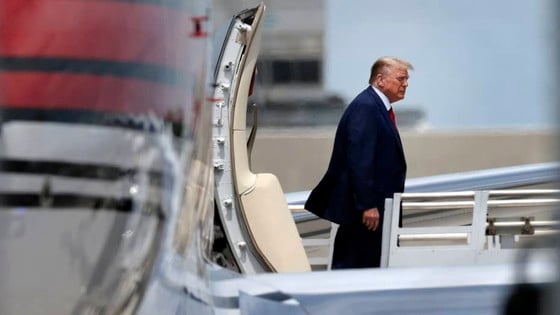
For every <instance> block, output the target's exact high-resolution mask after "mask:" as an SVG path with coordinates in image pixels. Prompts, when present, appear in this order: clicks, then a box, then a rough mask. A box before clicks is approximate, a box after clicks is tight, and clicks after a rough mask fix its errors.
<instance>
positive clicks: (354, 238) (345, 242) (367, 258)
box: [331, 222, 383, 269]
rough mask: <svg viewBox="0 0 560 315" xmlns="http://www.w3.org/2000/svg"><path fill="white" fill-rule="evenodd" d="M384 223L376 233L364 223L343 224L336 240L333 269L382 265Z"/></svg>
mask: <svg viewBox="0 0 560 315" xmlns="http://www.w3.org/2000/svg"><path fill="white" fill-rule="evenodd" d="M382 235H383V231H382V222H380V224H379V227H378V228H377V230H375V231H370V230H368V229H367V227H366V226H365V225H364V224H362V223H359V224H358V223H357V224H341V225H339V227H338V231H337V232H336V236H335V239H334V251H333V258H332V266H331V268H332V269H348V268H377V267H379V265H380V263H381V240H382Z"/></svg>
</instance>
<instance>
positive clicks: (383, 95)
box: [371, 84, 391, 111]
mask: <svg viewBox="0 0 560 315" xmlns="http://www.w3.org/2000/svg"><path fill="white" fill-rule="evenodd" d="M371 87H372V88H373V90H374V91H375V93H377V95H379V98H381V100H382V101H383V105H385V108H387V111H389V110H390V109H391V103H389V99H388V98H387V96H385V94H383V92H381V91H380V90H379V89H378V88H377V87H376V86H375V85H373V84H372V85H371Z"/></svg>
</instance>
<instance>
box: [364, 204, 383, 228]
mask: <svg viewBox="0 0 560 315" xmlns="http://www.w3.org/2000/svg"><path fill="white" fill-rule="evenodd" d="M362 223H363V224H365V225H366V226H367V228H368V230H371V231H375V230H377V227H378V226H379V210H377V208H371V209H367V210H366V211H364V213H363V214H362Z"/></svg>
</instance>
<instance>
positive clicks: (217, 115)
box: [212, 4, 311, 273]
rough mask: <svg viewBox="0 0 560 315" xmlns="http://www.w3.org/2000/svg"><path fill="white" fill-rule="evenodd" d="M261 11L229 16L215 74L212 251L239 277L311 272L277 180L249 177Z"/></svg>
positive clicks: (258, 8) (271, 175) (269, 176)
mask: <svg viewBox="0 0 560 315" xmlns="http://www.w3.org/2000/svg"><path fill="white" fill-rule="evenodd" d="M264 10H265V7H264V5H263V4H261V5H259V6H258V7H256V8H254V9H250V10H246V11H244V12H242V13H240V14H238V15H236V16H234V18H233V20H232V22H231V24H230V26H229V29H228V31H227V33H226V39H225V42H224V45H223V47H222V50H221V53H220V56H219V59H218V63H217V66H216V70H215V73H214V75H215V91H214V95H213V99H212V100H213V101H214V103H215V106H214V118H213V119H214V127H213V131H214V167H215V183H216V190H215V201H216V209H217V215H216V219H217V220H219V221H220V222H219V223H220V226H221V230H219V231H218V233H216V237H217V242H220V235H222V236H223V238H222V240H221V242H222V244H224V245H225V244H227V249H225V248H224V249H217V251H215V252H214V255H213V258H214V261H216V262H218V263H221V264H222V265H229V267H237V268H238V269H239V271H241V272H243V273H258V272H266V271H274V272H283V271H310V270H311V269H310V266H309V262H308V261H307V257H306V254H305V251H304V248H303V245H302V242H301V238H300V236H299V234H298V232H297V229H296V226H295V223H294V221H293V219H292V216H291V213H290V211H289V209H288V206H287V203H286V200H285V197H284V193H283V191H282V188H281V186H280V183H279V182H278V179H277V178H276V176H274V175H273V174H255V173H253V172H252V170H251V168H250V163H249V161H250V152H249V151H250V150H248V146H247V130H246V115H247V99H248V96H249V93H250V91H251V90H252V83H253V81H254V74H255V65H256V61H257V56H258V53H259V50H260V41H261V33H262V25H261V24H262V19H263V14H264ZM225 240H227V242H226V241H225ZM215 250H216V246H215Z"/></svg>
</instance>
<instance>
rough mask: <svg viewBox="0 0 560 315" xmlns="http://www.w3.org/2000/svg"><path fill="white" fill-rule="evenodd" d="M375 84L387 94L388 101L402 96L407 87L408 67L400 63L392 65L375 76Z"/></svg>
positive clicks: (397, 99)
mask: <svg viewBox="0 0 560 315" xmlns="http://www.w3.org/2000/svg"><path fill="white" fill-rule="evenodd" d="M376 85H377V87H378V88H379V90H381V92H383V94H385V96H387V98H388V99H389V102H390V103H394V102H396V101H400V100H402V99H403V98H404V95H405V93H406V88H407V87H408V69H407V68H406V67H405V66H401V65H392V66H390V67H388V68H387V70H386V72H385V73H384V74H380V75H379V76H378V77H377V81H376Z"/></svg>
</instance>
